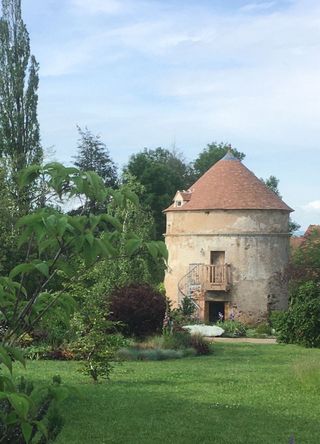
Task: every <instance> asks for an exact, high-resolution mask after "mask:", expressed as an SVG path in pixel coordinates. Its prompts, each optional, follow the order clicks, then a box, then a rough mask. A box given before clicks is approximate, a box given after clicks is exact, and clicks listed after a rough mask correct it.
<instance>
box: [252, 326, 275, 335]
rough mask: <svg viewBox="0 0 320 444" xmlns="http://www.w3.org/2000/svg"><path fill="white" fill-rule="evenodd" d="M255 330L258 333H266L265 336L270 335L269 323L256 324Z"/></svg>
mask: <svg viewBox="0 0 320 444" xmlns="http://www.w3.org/2000/svg"><path fill="white" fill-rule="evenodd" d="M255 330H256V333H257V334H258V335H267V336H269V335H271V327H270V325H269V324H265V323H262V324H258V325H257V326H256V328H255Z"/></svg>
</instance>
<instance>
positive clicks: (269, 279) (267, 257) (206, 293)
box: [165, 153, 293, 323]
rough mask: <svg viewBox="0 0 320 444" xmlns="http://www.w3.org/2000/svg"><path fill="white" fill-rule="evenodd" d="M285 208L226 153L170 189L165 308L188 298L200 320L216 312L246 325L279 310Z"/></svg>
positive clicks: (286, 235)
mask: <svg viewBox="0 0 320 444" xmlns="http://www.w3.org/2000/svg"><path fill="white" fill-rule="evenodd" d="M291 211H293V210H292V209H291V208H290V207H288V206H287V205H286V204H285V203H284V202H283V201H282V200H281V199H280V198H279V197H278V196H277V195H276V194H275V193H274V192H273V191H271V190H270V189H269V188H268V187H266V186H265V185H264V184H263V182H262V181H261V180H259V179H258V178H257V177H256V176H255V175H254V174H253V173H252V172H251V171H249V170H248V169H247V168H246V167H245V166H244V165H243V164H242V163H241V162H240V161H239V160H238V159H236V158H235V157H234V156H233V155H232V154H231V153H227V154H226V156H225V157H224V158H223V159H222V160H220V161H219V162H217V163H216V164H215V165H214V166H212V167H211V168H210V169H209V170H208V171H207V172H206V173H205V174H204V175H203V176H202V177H200V179H198V180H197V182H195V184H194V185H192V186H191V187H190V189H189V190H187V191H178V192H177V193H176V195H175V197H174V201H173V204H172V205H171V206H170V207H169V208H167V209H166V210H165V213H166V216H167V229H166V235H165V236H166V245H167V248H168V250H169V261H168V269H167V272H166V277H165V287H166V292H167V295H168V297H169V299H170V300H171V301H172V303H173V306H178V305H179V303H180V302H181V300H182V298H183V297H185V296H190V297H192V298H193V300H194V301H195V302H196V305H197V307H198V314H199V316H200V318H201V319H203V320H205V321H210V322H214V321H216V320H217V319H218V317H219V314H220V316H221V314H222V315H223V316H224V318H225V319H228V318H229V317H233V316H234V317H235V318H236V319H239V320H241V321H243V322H246V323H257V322H261V321H263V320H265V319H266V318H267V316H268V313H269V311H270V310H279V309H285V308H286V307H287V292H286V285H285V283H284V282H283V279H281V277H282V275H283V272H284V270H285V267H286V265H287V263H288V257H289V233H288V223H289V214H290V212H291Z"/></svg>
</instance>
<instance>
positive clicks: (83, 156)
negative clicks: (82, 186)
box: [74, 126, 117, 187]
mask: <svg viewBox="0 0 320 444" xmlns="http://www.w3.org/2000/svg"><path fill="white" fill-rule="evenodd" d="M78 133H79V136H80V137H79V140H78V154H77V155H76V156H75V162H74V164H75V166H76V167H78V168H80V169H81V170H82V171H94V172H95V173H97V174H98V175H99V176H100V177H101V178H102V179H103V181H104V184H105V185H106V186H108V187H114V186H115V184H116V182H117V168H116V165H115V163H114V162H113V160H112V159H111V157H110V154H109V151H108V149H107V147H106V144H105V143H104V142H102V140H101V137H100V136H99V135H94V134H93V133H92V132H91V131H89V130H88V128H85V129H84V130H82V129H81V128H80V127H79V126H78Z"/></svg>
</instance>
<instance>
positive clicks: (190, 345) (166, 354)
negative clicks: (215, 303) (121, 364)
mask: <svg viewBox="0 0 320 444" xmlns="http://www.w3.org/2000/svg"><path fill="white" fill-rule="evenodd" d="M210 353H212V346H210V344H209V342H208V341H207V339H205V338H204V337H203V336H201V335H191V334H190V333H189V332H188V331H186V330H181V331H175V332H172V333H170V334H167V333H166V334H163V335H162V336H152V337H151V338H148V339H146V340H144V341H143V342H137V343H134V344H133V345H129V346H127V347H126V348H123V349H121V350H119V352H118V353H117V355H118V356H119V357H120V358H121V359H122V360H130V361H131V360H136V361H137V360H141V361H144V360H148V361H155V360H156V361H161V360H164V359H178V358H184V357H190V356H195V355H207V354H210Z"/></svg>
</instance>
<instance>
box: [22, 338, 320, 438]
mask: <svg viewBox="0 0 320 444" xmlns="http://www.w3.org/2000/svg"><path fill="white" fill-rule="evenodd" d="M317 362H320V350H307V349H303V348H300V347H296V346H287V345H260V344H258V345H257V344H217V345H216V346H215V354H214V355H212V356H208V357H200V358H188V359H181V360H174V361H160V362H130V363H124V364H123V365H119V366H118V367H117V368H116V370H115V372H114V373H113V375H112V379H111V381H109V382H107V383H102V384H99V385H94V384H92V383H91V382H88V379H87V378H86V377H84V376H82V375H80V374H79V373H77V367H78V364H77V363H74V362H48V361H41V362H30V363H29V364H28V369H29V371H30V372H29V374H32V377H33V378H34V379H41V380H42V379H48V378H49V376H52V375H54V374H60V375H61V377H62V379H63V381H64V382H66V383H68V384H69V385H73V386H75V387H77V388H78V389H79V392H80V393H81V398H80V399H72V400H69V401H67V402H66V403H65V405H64V416H65V420H66V425H65V427H64V429H63V431H62V433H61V434H60V435H59V438H58V440H57V443H58V444H72V443H74V444H82V443H83V444H84V443H85V444H95V443H97V444H103V443H117V444H121V443H123V444H124V443H126V444H127V443H128V444H131V443H139V444H143V443H148V444H149V443H164V444H170V443H190V444H191V443H192V444H197V443H208V444H209V443H221V444H222V443H232V444H234V443H243V444H250V443H252V444H259V443H266V444H277V443H288V442H289V438H290V436H291V434H292V433H293V434H294V436H295V442H296V444H312V443H314V444H318V443H319V442H320V402H319V401H320V378H319V375H318V374H317V373H316V372H314V371H313V369H314V368H315V367H314V366H315V365H317V364H315V363H317ZM319 369H320V364H319V366H318V368H317V370H318V372H319Z"/></svg>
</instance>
